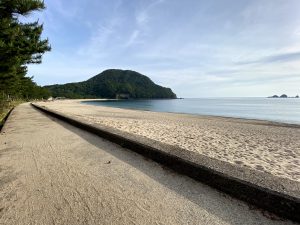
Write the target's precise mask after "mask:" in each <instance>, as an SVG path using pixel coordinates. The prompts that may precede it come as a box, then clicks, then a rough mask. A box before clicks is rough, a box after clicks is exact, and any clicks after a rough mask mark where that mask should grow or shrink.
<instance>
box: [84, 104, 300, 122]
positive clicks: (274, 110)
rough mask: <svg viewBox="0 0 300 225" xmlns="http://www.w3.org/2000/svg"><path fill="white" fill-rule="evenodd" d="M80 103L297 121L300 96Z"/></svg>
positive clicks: (299, 115) (156, 110) (299, 119)
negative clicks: (285, 97)
mask: <svg viewBox="0 0 300 225" xmlns="http://www.w3.org/2000/svg"><path fill="white" fill-rule="evenodd" d="M83 103H85V104H92V105H101V106H109V107H118V108H127V109H138V110H148V111H155V112H175V113H188V114H198V115H213V116H226V117H236V118H247V119H259V120H269V121H277V122H284V123H294V124H300V98H298V99H297V98H287V99H280V98H278V99H275V98H186V99H171V100H119V101H88V102H83Z"/></svg>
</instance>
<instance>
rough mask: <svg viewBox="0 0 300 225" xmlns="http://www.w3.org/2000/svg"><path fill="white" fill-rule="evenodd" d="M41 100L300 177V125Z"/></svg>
mask: <svg viewBox="0 0 300 225" xmlns="http://www.w3.org/2000/svg"><path fill="white" fill-rule="evenodd" d="M39 105H42V106H46V107H48V108H49V109H52V110H56V111H58V112H62V113H65V114H67V115H72V116H75V117H77V118H80V119H81V120H82V119H83V120H85V121H87V122H89V123H92V124H101V125H104V126H107V127H112V128H115V129H118V130H121V131H125V132H129V133H133V134H135V135H140V136H143V137H147V138H151V139H154V140H158V141H160V142H163V143H166V144H170V145H175V146H179V147H181V148H183V149H186V150H188V151H194V152H197V153H199V154H203V155H206V156H209V157H212V158H216V159H219V160H223V161H226V162H230V163H233V164H236V165H239V166H245V167H249V168H252V169H255V170H259V171H264V172H268V173H271V174H273V175H276V176H280V177H284V178H288V179H292V180H296V181H300V128H299V127H297V126H295V127H294V126H290V125H287V124H279V123H272V122H267V121H258V120H245V119H234V118H222V117H213V116H196V115H187V114H175V113H158V112H149V111H138V110H127V109H119V108H111V107H102V106H93V105H87V104H81V103H80V101H78V100H64V101H54V102H42V103H39Z"/></svg>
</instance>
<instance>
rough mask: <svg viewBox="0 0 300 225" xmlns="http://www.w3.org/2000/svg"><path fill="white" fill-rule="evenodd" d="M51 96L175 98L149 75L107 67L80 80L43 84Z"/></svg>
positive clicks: (172, 93) (170, 91)
mask: <svg viewBox="0 0 300 225" xmlns="http://www.w3.org/2000/svg"><path fill="white" fill-rule="evenodd" d="M44 87H45V88H46V89H48V90H49V91H50V92H51V94H52V96H53V97H65V98H73V99H74V98H109V99H115V98H117V99H131V98H134V99H139V98H144V99H145V98H149V99H153V98H163V99H167V98H171V99H174V98H177V97H176V94H175V93H174V92H173V91H172V90H171V89H170V88H166V87H162V86H159V85H157V84H155V83H154V82H153V81H152V80H151V79H150V78H149V77H147V76H145V75H142V74H140V73H138V72H135V71H131V70H120V69H109V70H105V71H103V72H102V73H100V74H98V75H96V76H94V77H92V78H90V79H88V80H86V81H82V82H77V83H68V84H55V85H48V86H44Z"/></svg>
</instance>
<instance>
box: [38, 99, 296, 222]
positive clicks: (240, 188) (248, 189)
mask: <svg viewBox="0 0 300 225" xmlns="http://www.w3.org/2000/svg"><path fill="white" fill-rule="evenodd" d="M32 105H33V106H34V107H35V108H37V109H38V110H41V111H43V112H44V113H46V114H48V115H50V116H53V117H56V118H58V119H61V120H63V121H65V122H68V123H69V124H72V125H74V126H76V127H79V128H81V129H84V130H86V131H89V132H91V133H94V134H96V135H98V136H100V137H102V138H105V139H107V140H109V141H112V142H114V143H117V144H119V145H121V146H123V147H125V148H128V149H131V150H133V151H135V152H137V153H139V154H141V155H143V156H145V157H148V158H151V159H152V160H154V161H156V162H159V163H161V164H163V165H165V166H167V167H169V168H171V169H173V170H175V171H177V172H179V173H181V174H185V175H187V176H189V177H192V178H194V179H196V180H198V181H201V182H203V183H205V184H207V185H209V186H212V187H214V188H216V189H218V190H220V191H222V192H225V193H227V194H229V195H231V196H233V197H235V198H238V199H241V200H243V201H246V202H249V203H250V204H253V205H256V206H258V207H259V208H263V209H266V210H268V211H270V212H273V213H275V214H277V215H279V216H281V217H284V218H288V219H291V220H294V221H298V222H300V199H299V190H300V187H299V183H298V182H296V181H292V180H289V179H284V178H279V177H276V176H273V175H271V174H267V173H263V172H260V171H255V170H251V169H248V168H242V167H239V166H235V165H232V164H230V163H226V162H222V161H220V160H216V159H212V158H208V157H206V156H204V155H199V154H196V153H193V152H189V151H187V150H184V149H180V148H177V147H174V146H170V145H167V144H162V143H160V142H157V141H154V140H151V139H147V138H141V137H137V136H135V135H132V134H129V133H126V132H121V131H118V130H115V129H107V128H106V127H101V126H100V125H92V124H88V123H87V122H86V121H80V120H78V119H74V118H72V117H70V116H68V115H64V114H61V113H58V112H55V111H52V110H50V109H47V108H44V107H40V106H38V105H36V104H32Z"/></svg>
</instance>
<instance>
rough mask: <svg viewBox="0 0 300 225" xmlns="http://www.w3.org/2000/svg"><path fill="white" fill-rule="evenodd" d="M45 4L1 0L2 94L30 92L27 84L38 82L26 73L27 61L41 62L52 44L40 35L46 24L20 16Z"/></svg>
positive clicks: (0, 79) (0, 78)
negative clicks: (23, 18)
mask: <svg viewBox="0 0 300 225" xmlns="http://www.w3.org/2000/svg"><path fill="white" fill-rule="evenodd" d="M44 8H45V6H44V2H43V1H40V0H0V90H1V92H2V93H0V98H1V96H4V95H10V96H17V97H24V96H29V95H30V94H29V93H25V92H24V91H25V90H26V91H27V92H28V91H30V89H28V88H26V87H25V86H28V87H33V86H36V84H35V83H34V82H33V81H32V78H27V77H25V76H26V73H27V64H30V63H41V59H42V55H43V53H45V52H46V51H50V46H49V43H48V40H47V39H45V40H42V39H41V34H42V31H43V25H41V24H39V23H38V22H37V21H36V22H32V23H21V22H20V21H19V17H20V16H27V15H29V14H30V13H31V12H32V11H35V10H42V9H44ZM31 90H32V91H33V89H31ZM35 97H36V98H37V97H38V96H35Z"/></svg>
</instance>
